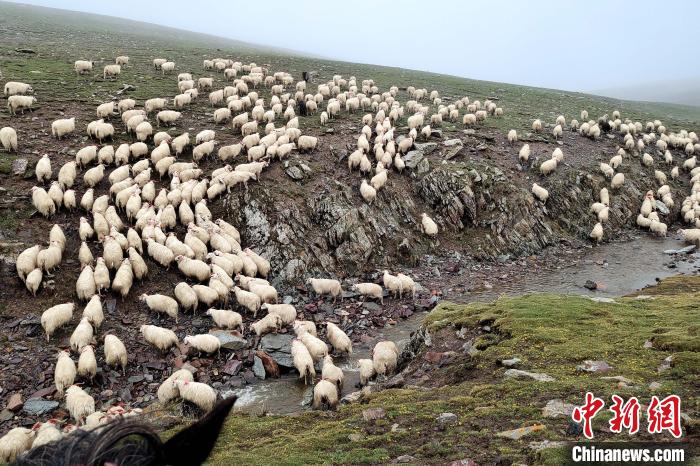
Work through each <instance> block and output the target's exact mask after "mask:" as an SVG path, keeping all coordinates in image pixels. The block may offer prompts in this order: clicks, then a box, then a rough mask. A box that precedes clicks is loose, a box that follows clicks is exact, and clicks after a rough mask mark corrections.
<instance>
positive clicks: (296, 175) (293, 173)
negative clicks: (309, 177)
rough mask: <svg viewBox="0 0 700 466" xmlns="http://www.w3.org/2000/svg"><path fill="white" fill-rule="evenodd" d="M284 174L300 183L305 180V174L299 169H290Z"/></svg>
mask: <svg viewBox="0 0 700 466" xmlns="http://www.w3.org/2000/svg"><path fill="white" fill-rule="evenodd" d="M284 172H285V173H286V174H287V175H288V176H289V177H290V178H291V179H293V180H296V181H300V180H303V179H304V172H303V171H302V170H301V168H299V167H289V168H287V169H286V170H285V171H284Z"/></svg>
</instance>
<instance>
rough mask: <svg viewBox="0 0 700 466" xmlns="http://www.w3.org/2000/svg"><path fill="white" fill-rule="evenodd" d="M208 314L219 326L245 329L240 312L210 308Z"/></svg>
mask: <svg viewBox="0 0 700 466" xmlns="http://www.w3.org/2000/svg"><path fill="white" fill-rule="evenodd" d="M195 297H196V296H195ZM206 315H208V316H211V318H212V319H213V320H214V323H215V324H216V325H217V327H221V328H226V329H233V328H237V327H240V328H241V330H243V317H242V316H241V315H240V314H239V313H238V312H235V311H229V310H228V309H214V308H210V309H209V310H207V312H206ZM295 315H296V313H295Z"/></svg>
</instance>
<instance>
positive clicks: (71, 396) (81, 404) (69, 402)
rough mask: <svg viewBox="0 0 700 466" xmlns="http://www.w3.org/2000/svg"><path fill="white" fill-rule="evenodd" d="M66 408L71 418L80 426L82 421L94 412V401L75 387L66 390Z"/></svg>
mask: <svg viewBox="0 0 700 466" xmlns="http://www.w3.org/2000/svg"><path fill="white" fill-rule="evenodd" d="M66 408H68V412H69V413H70V415H71V417H72V418H73V419H75V421H76V422H77V423H78V424H80V423H81V422H82V421H83V419H84V418H85V417H87V416H89V415H90V414H92V413H94V412H95V400H94V399H93V398H92V397H91V396H90V395H88V394H87V392H85V390H83V389H82V388H80V387H78V386H77V385H71V386H70V387H68V390H66Z"/></svg>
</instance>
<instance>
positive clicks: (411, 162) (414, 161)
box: [403, 150, 425, 169]
mask: <svg viewBox="0 0 700 466" xmlns="http://www.w3.org/2000/svg"><path fill="white" fill-rule="evenodd" d="M424 156H425V154H424V153H423V151H421V150H412V151H409V152H408V153H407V154H406V155H405V156H404V157H403V161H404V162H405V163H406V166H407V167H408V168H410V169H415V168H416V167H417V166H418V164H419V163H420V161H421V160H423V157H424Z"/></svg>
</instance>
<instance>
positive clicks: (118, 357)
mask: <svg viewBox="0 0 700 466" xmlns="http://www.w3.org/2000/svg"><path fill="white" fill-rule="evenodd" d="M104 354H105V363H106V364H107V365H109V366H120V367H121V368H122V372H126V364H127V362H128V358H127V352H126V347H125V346H124V343H122V341H121V340H120V339H119V338H117V336H116V335H112V334H109V335H105V339H104Z"/></svg>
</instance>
